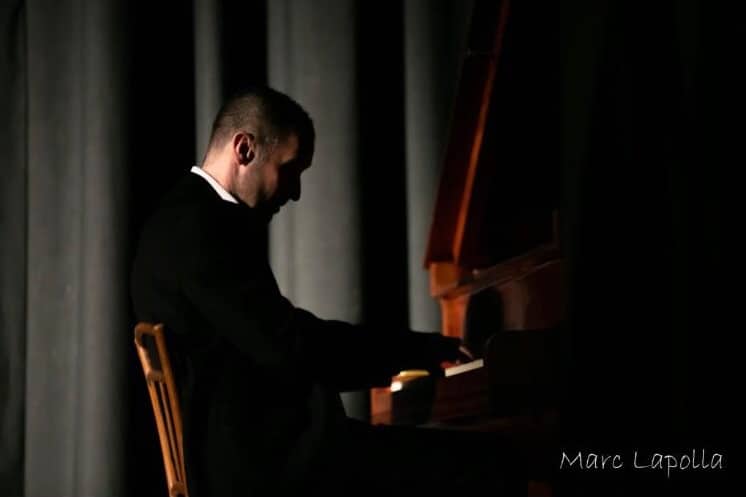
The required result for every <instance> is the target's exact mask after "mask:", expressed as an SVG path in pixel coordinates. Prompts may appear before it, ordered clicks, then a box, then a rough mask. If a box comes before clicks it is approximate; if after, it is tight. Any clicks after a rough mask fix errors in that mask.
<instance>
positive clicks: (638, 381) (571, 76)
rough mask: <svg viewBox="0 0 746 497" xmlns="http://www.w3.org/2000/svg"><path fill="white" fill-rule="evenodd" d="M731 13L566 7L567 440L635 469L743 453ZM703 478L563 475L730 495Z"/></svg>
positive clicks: (685, 6)
mask: <svg viewBox="0 0 746 497" xmlns="http://www.w3.org/2000/svg"><path fill="white" fill-rule="evenodd" d="M724 14H725V12H722V11H719V10H718V6H717V4H713V3H708V2H698V1H696V0H691V1H680V2H673V1H672V2H649V3H646V4H644V5H643V4H633V3H630V2H621V1H613V0H610V1H601V2H596V1H593V2H590V1H576V2H565V3H563V6H562V17H561V27H562V42H563V43H562V47H561V49H562V52H561V57H562V62H563V66H562V67H563V80H562V81H563V86H562V89H561V90H562V105H563V114H562V129H561V134H562V137H563V141H562V143H563V146H564V149H563V155H562V160H563V170H564V185H563V194H564V208H563V213H564V214H563V217H564V222H563V235H564V236H563V238H564V251H565V253H566V254H567V256H568V260H569V262H570V264H569V270H568V281H569V285H568V290H569V292H570V303H571V304H570V311H571V312H570V320H569V326H568V329H569V331H568V336H567V340H566V343H565V345H566V347H565V364H566V365H567V370H566V372H567V374H568V381H567V394H568V396H567V406H566V411H565V416H564V428H565V432H564V433H563V438H562V441H563V443H564V444H565V446H566V447H567V448H572V449H574V450H583V451H584V452H586V453H587V452H596V453H620V452H621V453H623V454H625V456H624V457H629V458H630V459H629V466H631V464H632V463H631V457H632V456H631V454H632V451H633V450H636V449H639V450H641V451H645V453H646V454H652V453H653V452H659V453H663V454H670V453H672V452H674V453H675V452H679V453H681V451H683V453H689V454H691V451H692V449H696V450H697V451H698V453H700V451H701V449H703V448H704V449H707V450H708V451H709V452H708V453H709V454H710V455H711V454H712V453H713V452H714V451H717V452H720V453H724V454H726V458H730V464H733V457H734V456H735V452H734V450H736V448H735V446H734V445H733V442H732V439H731V437H732V435H731V433H732V431H731V430H732V428H733V426H734V424H732V421H733V418H732V416H731V413H732V412H735V407H734V405H732V402H731V399H732V398H733V393H734V392H735V391H737V390H738V387H737V384H736V383H735V380H736V376H735V374H734V369H733V364H734V361H733V360H732V355H731V354H732V351H733V350H735V348H734V344H733V340H734V335H733V332H734V330H735V329H736V327H737V322H738V321H737V313H736V312H734V311H735V309H736V307H735V298H736V295H737V294H738V290H735V289H731V288H728V285H730V284H732V283H735V282H738V281H739V280H738V279H737V278H736V277H735V272H734V269H733V268H732V266H731V265H730V264H729V262H728V258H727V256H726V247H727V244H726V235H727V236H731V235H730V234H728V233H727V231H726V230H727V229H728V228H729V227H731V228H732V227H733V226H734V225H733V224H730V223H729V222H728V221H727V220H726V219H727V218H728V215H729V214H734V213H735V211H734V210H732V208H727V207H726V202H727V200H728V197H727V196H726V194H725V189H724V185H723V179H724V178H725V172H726V171H727V170H728V168H729V167H730V166H729V163H731V162H732V161H731V160H730V159H727V154H726V153H724V150H725V148H724V146H725V145H726V143H727V140H726V138H725V137H726V136H727V135H728V133H729V130H736V129H740V127H741V126H740V123H737V122H733V121H731V120H730V119H727V117H726V110H727V108H728V107H729V106H730V105H731V99H733V98H734V97H735V95H736V94H735V93H732V92H731V90H730V89H729V88H728V87H727V86H726V84H725V83H726V81H727V77H726V74H727V73H729V72H730V71H731V66H730V63H728V62H726V61H727V60H728V56H730V54H731V53H732V51H733V50H734V49H735V48H736V47H737V46H741V45H742V43H737V42H736V41H735V40H727V41H726V40H725V39H724V38H723V37H722V36H723V33H727V32H728V31H727V28H725V26H726V24H725V23H724V21H725V16H724ZM726 54H728V55H726ZM728 150H730V149H728ZM737 154H738V155H737V156H739V157H740V155H741V153H737ZM648 457H649V456H648ZM708 457H710V456H708ZM708 461H709V459H708ZM693 473H696V472H689V473H686V472H684V476H681V475H680V474H676V475H674V476H675V477H676V478H678V480H674V481H670V480H669V481H667V480H666V478H665V476H662V477H661V476H660V475H657V474H651V473H650V472H647V473H646V472H642V471H637V472H634V471H620V472H618V473H617V474H609V473H608V472H606V473H605V474H599V475H595V476H594V475H589V474H587V473H584V474H577V475H575V476H577V478H574V479H573V478H570V475H568V474H563V475H561V476H564V477H568V479H570V480H571V481H572V482H573V484H575V485H576V486H573V487H572V489H571V490H570V489H568V490H567V492H568V494H573V495H597V494H598V493H599V492H602V493H605V492H610V491H611V489H616V491H622V492H623V493H624V492H629V495H635V494H636V493H637V492H639V491H642V490H643V489H644V490H647V491H659V490H664V489H668V490H670V489H677V490H680V491H685V490H693V489H698V491H703V492H705V493H707V494H710V492H713V493H712V495H720V494H719V493H717V492H718V489H720V488H721V487H718V486H717V485H719V484H720V483H723V482H725V481H726V477H725V473H717V472H713V473H709V474H707V475H702V474H700V473H697V474H693ZM611 482H614V483H613V484H611ZM695 482H699V483H701V486H699V487H697V486H694V483H695ZM586 492H587V493H586ZM624 494H625V495H626V494H627V493H624Z"/></svg>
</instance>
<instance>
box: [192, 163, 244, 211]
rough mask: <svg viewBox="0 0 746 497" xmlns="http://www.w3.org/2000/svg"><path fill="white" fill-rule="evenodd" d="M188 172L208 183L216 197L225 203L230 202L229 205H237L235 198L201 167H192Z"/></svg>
mask: <svg viewBox="0 0 746 497" xmlns="http://www.w3.org/2000/svg"><path fill="white" fill-rule="evenodd" d="M190 171H191V172H193V173H194V174H196V175H197V176H202V177H203V178H205V181H207V182H208V183H210V186H211V187H212V188H213V190H215V191H216V192H217V194H218V195H220V198H222V199H223V200H225V201H226V202H231V203H234V204H237V203H238V200H236V197H234V196H233V195H231V194H230V193H228V192H227V191H226V189H225V188H223V187H222V186H220V183H218V182H217V181H215V178H213V177H212V176H210V175H209V174H208V173H207V172H205V171H204V170H203V169H202V168H201V167H197V166H194V167H192V169H191V170H190Z"/></svg>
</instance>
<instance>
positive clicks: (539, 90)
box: [371, 0, 565, 495]
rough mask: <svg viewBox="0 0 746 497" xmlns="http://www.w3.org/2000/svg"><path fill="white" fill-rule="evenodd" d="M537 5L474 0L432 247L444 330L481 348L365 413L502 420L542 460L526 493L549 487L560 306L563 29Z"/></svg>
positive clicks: (381, 397) (457, 422)
mask: <svg viewBox="0 0 746 497" xmlns="http://www.w3.org/2000/svg"><path fill="white" fill-rule="evenodd" d="M530 9H531V6H530V5H528V3H527V2H511V1H509V0H501V1H495V0H492V1H483V0H478V1H476V2H475V3H474V7H473V11H472V20H471V25H470V29H469V35H468V42H467V51H466V53H465V54H464V55H463V59H462V66H461V73H460V78H459V82H458V86H457V93H456V97H455V105H454V106H453V108H452V113H451V122H450V132H449V136H448V144H447V148H446V150H445V154H444V163H443V167H442V175H441V178H440V186H439V190H438V193H437V199H436V205H435V208H434V215H433V218H432V223H431V227H430V234H429V242H428V248H427V254H426V256H425V269H426V270H427V271H428V272H429V276H430V290H431V295H432V297H433V298H435V299H437V300H438V302H439V304H440V309H441V317H442V333H443V334H445V335H448V336H456V337H460V338H462V339H463V341H464V342H465V344H466V345H467V346H469V348H470V349H471V350H472V351H474V353H475V354H476V359H475V361H473V362H467V363H464V364H451V365H446V368H445V370H444V375H443V376H442V377H433V376H432V375H430V374H428V373H427V372H424V371H402V372H401V374H399V375H398V376H397V377H395V378H393V379H392V383H391V386H390V387H387V388H380V389H374V390H373V391H372V392H371V420H372V422H373V423H383V424H412V425H423V426H435V425H439V426H449V427H455V428H459V429H469V430H489V431H501V432H503V433H505V434H507V435H509V436H512V437H514V438H515V440H517V441H518V442H519V444H520V445H521V447H524V448H525V451H526V455H527V456H528V457H529V458H535V459H536V461H537V463H536V464H537V466H536V467H537V472H536V473H537V474H536V475H535V477H534V479H535V481H534V485H533V487H532V488H533V489H534V490H533V491H532V492H531V494H532V495H552V493H551V486H550V485H549V483H548V479H549V477H548V476H547V473H546V472H545V471H544V469H545V468H543V466H542V464H543V463H544V462H545V458H546V456H547V454H548V451H549V447H551V443H552V440H553V437H554V436H555V433H556V421H557V418H558V391H559V388H560V381H559V380H560V375H558V367H557V361H558V357H559V354H558V350H557V349H558V346H559V336H560V333H561V330H562V323H563V321H564V308H565V302H564V301H563V295H564V291H563V289H564V282H563V274H564V273H563V258H562V254H561V247H560V240H559V230H558V218H559V215H560V202H559V192H560V161H559V129H558V128H559V108H558V106H559V98H558V95H557V93H558V91H559V90H558V89H559V67H558V61H557V59H558V57H557V56H556V53H555V50H556V47H557V43H558V28H557V27H556V26H554V25H553V23H555V22H556V16H554V15H549V14H551V13H547V15H544V14H542V15H537V13H536V12H533V11H531V10H530ZM547 471H549V470H547Z"/></svg>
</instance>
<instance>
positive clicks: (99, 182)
mask: <svg viewBox="0 0 746 497" xmlns="http://www.w3.org/2000/svg"><path fill="white" fill-rule="evenodd" d="M122 9H123V3H121V2H115V1H111V2H105V3H101V2H96V1H77V2H75V1H61V2H29V3H28V19H27V21H28V23H27V29H28V73H29V77H28V141H27V148H28V204H27V205H28V210H27V215H28V237H27V244H28V249H27V253H28V263H29V264H28V292H27V295H26V305H27V329H26V338H27V356H26V358H27V367H26V417H25V495H27V496H29V497H31V496H37V495H38V496H45V495H122V494H123V491H122V485H123V478H122V476H123V475H122V466H123V428H124V426H123V422H124V419H123V407H124V405H123V403H122V400H123V396H122V390H123V385H124V382H123V379H124V378H123V374H124V360H125V357H126V356H125V355H124V354H122V351H123V350H126V349H125V347H128V346H129V340H128V338H129V336H128V328H129V323H128V314H127V296H126V295H127V294H126V292H127V277H126V267H125V264H126V260H125V256H126V248H125V242H126V240H127V217H126V213H127V201H128V198H127V188H126V186H127V161H128V157H127V151H128V148H127V145H128V144H127V142H126V138H125V137H126V133H125V131H126V126H127V114H126V109H127V102H126V85H125V81H124V79H123V75H124V74H125V70H124V66H123V64H122V61H123V57H122V56H123V54H122V52H121V50H122V48H123V42H124V38H125V31H124V29H125V26H124V25H123V24H122V23H121V22H120V20H121V18H122Z"/></svg>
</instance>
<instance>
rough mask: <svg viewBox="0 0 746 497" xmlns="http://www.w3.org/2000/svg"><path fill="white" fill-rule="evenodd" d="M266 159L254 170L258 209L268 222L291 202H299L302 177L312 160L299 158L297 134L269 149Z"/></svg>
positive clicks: (256, 205)
mask: <svg viewBox="0 0 746 497" xmlns="http://www.w3.org/2000/svg"><path fill="white" fill-rule="evenodd" d="M265 146H267V145H265ZM263 159H264V160H263V161H262V162H261V163H259V164H257V165H256V169H255V176H254V179H255V180H256V187H257V188H256V204H255V207H257V208H259V209H260V210H262V211H263V212H264V213H265V214H266V215H267V218H268V219H269V218H271V217H272V216H273V215H275V214H276V213H277V212H278V211H279V210H280V208H281V207H282V206H283V205H285V204H286V203H287V202H288V201H289V200H295V201H297V200H298V199H300V193H301V184H300V176H301V173H302V172H303V171H305V170H306V169H307V168H308V167H309V165H310V161H309V160H301V158H300V157H298V137H297V135H295V134H290V135H289V136H288V137H287V138H286V139H285V140H281V141H280V142H278V143H276V144H275V145H274V146H272V147H270V148H269V149H268V150H267V152H266V154H265V156H264V157H263Z"/></svg>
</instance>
